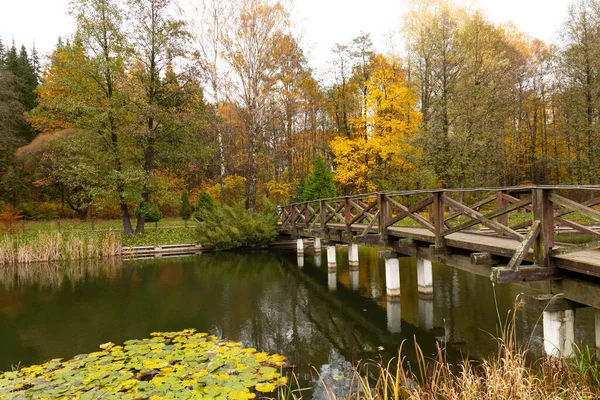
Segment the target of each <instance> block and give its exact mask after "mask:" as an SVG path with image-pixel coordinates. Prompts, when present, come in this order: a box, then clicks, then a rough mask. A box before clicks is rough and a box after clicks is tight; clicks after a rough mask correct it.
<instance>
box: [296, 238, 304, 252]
mask: <svg viewBox="0 0 600 400" xmlns="http://www.w3.org/2000/svg"><path fill="white" fill-rule="evenodd" d="M296 254H298V256H302V255H304V239H302V238H299V239H298V240H296Z"/></svg>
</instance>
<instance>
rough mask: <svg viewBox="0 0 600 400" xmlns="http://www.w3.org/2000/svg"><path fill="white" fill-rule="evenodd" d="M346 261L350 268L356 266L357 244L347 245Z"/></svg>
mask: <svg viewBox="0 0 600 400" xmlns="http://www.w3.org/2000/svg"><path fill="white" fill-rule="evenodd" d="M348 262H349V264H350V268H358V245H357V244H356V243H350V244H349V245H348Z"/></svg>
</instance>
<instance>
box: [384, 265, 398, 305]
mask: <svg viewBox="0 0 600 400" xmlns="http://www.w3.org/2000/svg"><path fill="white" fill-rule="evenodd" d="M385 287H386V293H387V295H388V297H400V263H399V262H398V259H397V258H386V259H385Z"/></svg>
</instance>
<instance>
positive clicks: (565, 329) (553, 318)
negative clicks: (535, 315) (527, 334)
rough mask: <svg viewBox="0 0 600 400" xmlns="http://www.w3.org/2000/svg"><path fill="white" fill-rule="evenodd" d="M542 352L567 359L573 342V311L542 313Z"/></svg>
mask: <svg viewBox="0 0 600 400" xmlns="http://www.w3.org/2000/svg"><path fill="white" fill-rule="evenodd" d="M543 320H544V352H545V353H546V354H548V355H550V356H553V357H568V356H569V355H571V352H572V345H573V343H574V340H575V310H574V309H570V310H560V311H544V314H543Z"/></svg>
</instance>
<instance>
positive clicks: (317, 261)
mask: <svg viewBox="0 0 600 400" xmlns="http://www.w3.org/2000/svg"><path fill="white" fill-rule="evenodd" d="M320 266H321V253H320V252H319V253H315V267H320Z"/></svg>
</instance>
